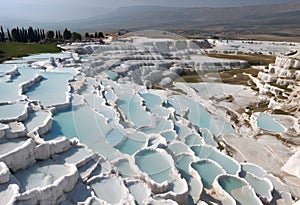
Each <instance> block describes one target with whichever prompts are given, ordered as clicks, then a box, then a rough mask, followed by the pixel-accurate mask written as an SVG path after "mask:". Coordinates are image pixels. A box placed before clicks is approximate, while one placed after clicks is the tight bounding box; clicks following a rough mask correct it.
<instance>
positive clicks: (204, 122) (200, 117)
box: [168, 95, 235, 136]
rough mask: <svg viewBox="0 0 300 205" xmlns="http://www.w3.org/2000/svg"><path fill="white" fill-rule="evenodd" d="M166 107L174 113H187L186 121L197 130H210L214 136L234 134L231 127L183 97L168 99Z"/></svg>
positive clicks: (177, 96)
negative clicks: (169, 107) (171, 108)
mask: <svg viewBox="0 0 300 205" xmlns="http://www.w3.org/2000/svg"><path fill="white" fill-rule="evenodd" d="M168 105H169V106H172V107H173V108H175V110H176V112H177V113H178V114H180V115H184V114H185V113H186V112H188V114H187V116H188V119H189V120H190V121H191V122H192V123H193V124H195V125H197V126H198V127H199V128H206V129H208V130H210V131H211V132H212V133H213V134H214V135H215V136H219V135H221V134H226V133H235V131H234V129H233V128H232V127H231V125H230V124H229V123H227V122H225V121H223V120H221V119H218V118H216V117H214V116H212V115H211V114H209V113H208V112H207V111H206V110H205V109H204V108H203V107H202V106H201V105H199V104H198V103H196V102H194V101H192V100H191V99H189V98H187V97H185V96H181V95H180V96H179V95H176V96H173V97H171V98H168Z"/></svg>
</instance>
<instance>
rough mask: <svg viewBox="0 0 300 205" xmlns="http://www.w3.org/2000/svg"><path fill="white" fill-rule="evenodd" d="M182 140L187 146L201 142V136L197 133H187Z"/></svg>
mask: <svg viewBox="0 0 300 205" xmlns="http://www.w3.org/2000/svg"><path fill="white" fill-rule="evenodd" d="M184 140H185V143H186V144H187V145H189V146H192V145H200V144H203V141H202V137H201V136H200V135H197V134H191V135H188V136H187V137H186V138H185V139H184Z"/></svg>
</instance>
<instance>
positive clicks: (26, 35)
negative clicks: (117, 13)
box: [0, 26, 104, 43]
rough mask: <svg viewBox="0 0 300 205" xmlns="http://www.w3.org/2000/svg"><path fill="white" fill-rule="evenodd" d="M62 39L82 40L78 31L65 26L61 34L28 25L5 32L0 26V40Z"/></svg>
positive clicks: (40, 40)
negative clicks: (27, 26) (72, 30)
mask: <svg viewBox="0 0 300 205" xmlns="http://www.w3.org/2000/svg"><path fill="white" fill-rule="evenodd" d="M85 38H104V34H103V33H102V32H99V33H98V32H95V34H89V33H85ZM62 40H73V41H76V40H79V41H80V40H82V36H81V34H80V33H77V32H71V31H70V30H68V29H67V28H66V29H65V30H64V31H63V33H62V34H61V32H60V31H53V30H49V31H47V33H45V30H44V29H39V28H37V29H33V28H32V27H29V28H28V29H24V28H18V27H17V28H13V29H12V30H11V31H10V30H9V29H7V32H6V34H5V32H4V30H3V27H2V26H1V28H0V42H6V41H10V42H12V41H14V42H25V43H27V42H44V41H62Z"/></svg>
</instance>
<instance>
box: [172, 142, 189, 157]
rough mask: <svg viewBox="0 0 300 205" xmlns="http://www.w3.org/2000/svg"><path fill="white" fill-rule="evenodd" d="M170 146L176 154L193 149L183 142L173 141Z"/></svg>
mask: <svg viewBox="0 0 300 205" xmlns="http://www.w3.org/2000/svg"><path fill="white" fill-rule="evenodd" d="M168 148H169V149H170V150H171V151H172V152H173V153H175V154H179V153H181V152H189V151H191V149H190V148H189V147H188V146H187V145H186V144H184V143H182V142H179V141H178V142H173V143H171V144H170V145H169V146H168Z"/></svg>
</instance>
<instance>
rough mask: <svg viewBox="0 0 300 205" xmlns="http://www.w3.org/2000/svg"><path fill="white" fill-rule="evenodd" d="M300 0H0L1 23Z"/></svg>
mask: <svg viewBox="0 0 300 205" xmlns="http://www.w3.org/2000/svg"><path fill="white" fill-rule="evenodd" d="M298 1H300V0H83V1H79V0H0V24H1V21H5V19H9V18H13V19H22V20H30V21H35V22H59V21H64V20H74V19H82V18H89V17H94V16H99V15H101V14H105V13H107V12H111V11H112V10H113V9H116V8H118V7H124V6H138V5H160V6H175V7H232V6H245V5H257V4H270V3H285V2H298Z"/></svg>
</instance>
